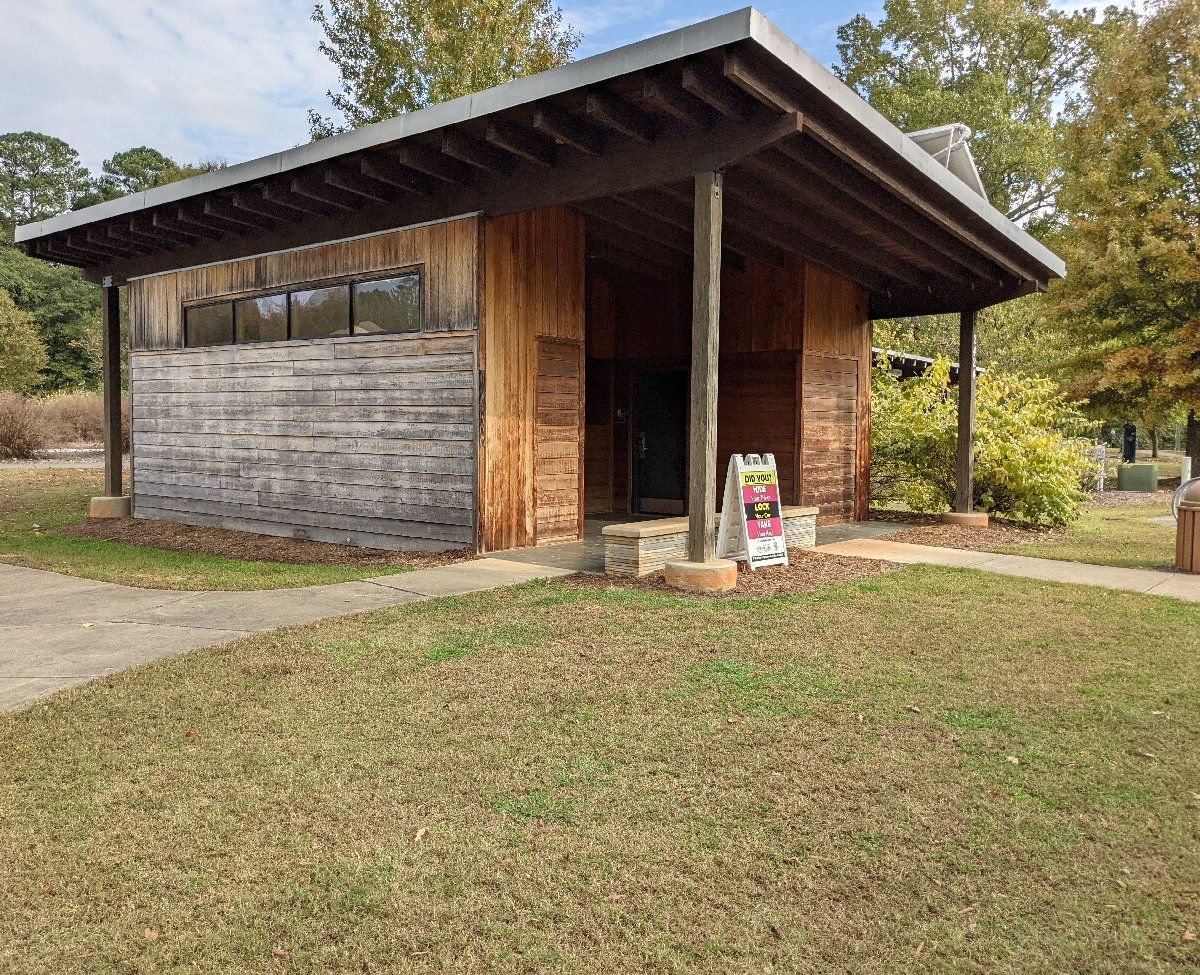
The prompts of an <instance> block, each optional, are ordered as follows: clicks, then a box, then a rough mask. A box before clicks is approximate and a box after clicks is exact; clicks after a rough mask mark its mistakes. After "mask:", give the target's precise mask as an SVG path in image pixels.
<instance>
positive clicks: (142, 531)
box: [56, 518, 474, 568]
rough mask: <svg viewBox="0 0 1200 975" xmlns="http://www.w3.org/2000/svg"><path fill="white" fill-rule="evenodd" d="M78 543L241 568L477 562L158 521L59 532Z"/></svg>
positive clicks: (462, 555) (84, 525)
mask: <svg viewBox="0 0 1200 975" xmlns="http://www.w3.org/2000/svg"><path fill="white" fill-rule="evenodd" d="M56 530H57V531H58V532H59V533H60V534H63V535H73V536H75V537H76V538H94V539H97V540H99V541H105V542H121V543H123V544H125V545H140V546H142V547H144V548H158V549H165V550H167V551H169V552H194V553H197V554H200V555H220V556H224V557H225V558H230V559H237V560H239V561H241V562H285V563H291V564H293V565H340V566H347V567H351V568H354V567H358V566H366V567H371V566H397V565H404V566H415V567H417V568H429V567H430V566H435V565H449V564H451V563H453V562H462V561H465V560H467V559H470V558H474V556H473V555H471V554H470V553H468V552H464V551H453V552H392V551H388V550H387V549H380V548H359V547H358V546H355V545H336V544H333V543H331V542H312V541H306V540H304V539H299V538H280V537H277V536H275V535H256V534H253V533H251V532H240V531H232V530H231V529H228V528H216V527H212V526H207V525H181V524H177V523H176V522H173V521H162V520H160V519H156V518H103V519H91V518H89V519H88V520H87V521H83V522H80V523H79V524H76V525H65V526H63V527H62V528H58V529H56Z"/></svg>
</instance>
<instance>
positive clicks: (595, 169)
mask: <svg viewBox="0 0 1200 975" xmlns="http://www.w3.org/2000/svg"><path fill="white" fill-rule="evenodd" d="M802 125H803V120H802V119H801V117H800V116H799V115H798V114H789V115H782V116H779V117H776V118H766V117H760V118H757V119H755V120H753V121H751V122H745V123H743V122H735V121H732V120H721V121H718V122H717V124H716V125H715V126H714V127H713V129H712V130H711V131H710V132H703V131H699V130H694V131H689V130H681V129H673V130H670V131H666V130H664V132H663V133H662V134H661V135H659V137H658V138H657V139H655V140H654V142H652V143H650V144H648V145H642V144H640V143H635V142H630V141H625V142H621V143H618V144H616V145H614V146H613V147H612V148H611V149H610V150H609V151H608V152H607V153H606V154H605V155H604V156H599V157H597V156H583V155H576V156H575V157H574V158H572V159H571V164H570V165H569V166H564V167H562V168H561V169H558V170H554V171H547V170H545V169H542V168H540V167H534V166H525V167H519V168H517V169H516V170H515V171H514V172H513V174H512V176H511V177H510V178H509V179H507V180H504V181H489V180H480V181H479V182H478V183H477V184H473V185H471V186H464V187H454V186H446V187H444V188H443V189H442V190H440V191H439V192H438V193H436V194H434V195H432V196H416V195H412V194H410V195H403V198H402V199H398V200H393V201H391V202H390V205H388V206H385V207H374V206H367V205H365V204H359V209H358V210H357V212H354V213H337V214H333V215H331V216H328V217H314V218H313V219H311V220H304V221H301V222H298V223H288V224H283V225H280V226H279V227H277V228H272V229H269V230H267V229H264V230H262V231H260V232H252V231H247V230H245V229H240V228H239V230H238V233H239V239H237V240H230V241H220V242H212V243H208V244H202V245H199V246H196V247H190V248H183V249H180V250H178V251H176V252H175V253H173V254H172V255H169V256H168V255H165V254H164V255H160V256H157V257H156V256H155V255H149V256H147V257H145V258H141V259H137V260H129V261H109V262H105V264H106V273H109V274H112V275H114V277H116V278H117V279H118V280H125V279H127V277H129V276H132V275H141V274H153V273H155V272H156V271H163V270H170V269H171V268H176V267H184V266H187V265H190V264H207V263H210V262H213V261H222V260H229V259H231V258H234V257H240V256H243V255H245V254H254V253H265V252H267V251H274V250H283V249H286V248H289V247H302V246H306V245H309V244H315V243H321V242H322V241H327V240H338V239H342V238H344V237H349V236H353V235H356V234H368V233H376V232H378V231H381V230H388V229H390V228H393V227H397V226H404V225H407V224H414V223H420V222H422V221H425V220H438V219H442V218H444V217H446V216H449V215H453V214H463V213H479V212H483V213H487V214H489V215H491V216H501V215H503V214H506V213H518V212H520V211H522V210H533V209H537V208H538V207H543V206H549V205H551V204H566V205H571V204H576V203H580V202H582V201H586V200H594V199H597V198H600V197H606V196H612V195H613V194H616V193H623V192H628V191H630V190H635V189H644V188H646V187H653V186H662V185H667V184H670V183H676V182H679V181H680V180H684V179H688V180H690V179H691V177H692V175H693V174H694V173H695V172H696V170H697V169H698V168H705V169H719V168H721V167H724V166H728V165H730V164H732V163H735V162H737V161H738V160H740V159H742V158H743V157H745V156H747V155H750V154H752V153H755V152H758V151H760V150H762V149H763V148H764V147H766V146H770V145H774V144H775V143H776V142H779V141H780V140H782V139H787V138H789V137H791V136H794V135H795V134H796V133H797V132H799V131H801V128H802ZM529 135H530V136H531V137H537V138H541V137H540V136H537V135H536V133H533V132H530V133H529ZM551 148H553V147H552V146H551ZM347 195H348V194H347ZM397 195H401V194H399V193H398V191H397ZM221 229H224V225H223V224H222V225H221Z"/></svg>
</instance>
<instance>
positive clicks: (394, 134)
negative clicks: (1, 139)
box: [15, 7, 761, 243]
mask: <svg viewBox="0 0 1200 975" xmlns="http://www.w3.org/2000/svg"><path fill="white" fill-rule="evenodd" d="M756 16H757V17H760V18H761V14H758V12H757V11H756V10H754V9H753V8H752V7H743V8H742V9H741V10H735V11H732V12H730V13H727V14H722V15H721V16H719V17H713V18H711V19H709V20H704V21H701V22H700V23H698V24H691V25H689V26H687V27H680V28H678V29H677V30H673V31H669V32H668V33H666V34H658V35H655V36H654V37H649V38H646V39H645V40H642V41H637V42H635V43H633V44H627V45H625V46H623V47H618V48H614V49H613V50H611V51H604V52H602V53H600V54H594V55H592V56H591V57H588V58H584V59H583V60H581V61H572V62H570V63H568V64H565V65H562V66H561V67H558V68H552V69H551V70H549V71H543V72H540V73H538V74H533V75H528V76H526V77H524V78H517V79H516V80H514V81H509V82H506V83H504V84H502V85H497V86H495V87H493V88H488V89H485V90H484V91H480V92H475V93H473V94H470V95H464V96H462V97H461V98H455V99H452V100H451V101H448V102H441V103H439V104H437V105H431V106H429V107H428V108H423V109H420V110H419V111H416V112H408V113H405V114H403V115H397V116H396V117H395V118H390V119H385V120H384V121H382V122H376V123H374V124H372V125H365V126H363V127H362V128H359V129H354V130H352V131H350V132H344V133H342V134H340V135H335V136H330V137H329V138H327V139H319V140H317V141H316V142H309V143H305V144H304V145H300V146H296V147H295V148H293V149H286V150H284V151H282V152H276V153H272V154H271V155H269V156H262V157H260V158H258V159H251V160H249V161H247V162H243V163H238V164H236V165H234V166H229V167H227V168H225V169H218V170H214V171H212V172H209V173H202V174H201V175H199V176H192V177H190V178H189V179H185V180H180V181H178V182H175V183H168V184H167V185H166V186H159V187H155V188H154V189H152V190H146V191H144V192H142V193H133V194H130V195H129V196H123V197H120V198H118V199H116V200H107V201H105V202H104V203H97V204H95V205H93V206H90V207H85V208H84V209H82V210H71V211H68V212H67V213H62V214H59V215H58V216H54V217H50V218H48V219H46V220H41V221H36V222H34V223H28V224H22V225H21V226H19V227H17V228H16V234H15V239H16V241H17V242H18V243H20V242H24V241H28V240H34V239H37V238H39V237H44V236H46V235H48V234H54V233H60V232H62V231H64V230H73V229H75V228H78V227H84V226H87V225H89V224H92V223H95V222H97V221H100V220H108V219H111V218H113V217H119V216H122V215H125V214H133V213H138V212H139V211H142V210H147V209H150V208H151V207H156V206H162V205H163V204H167V203H176V202H179V201H182V200H185V199H188V198H189V197H193V196H197V195H199V194H201V193H211V192H213V191H215V190H222V189H229V188H232V187H234V186H240V185H242V184H244V183H250V182H253V181H255V180H259V179H265V178H267V177H270V176H276V175H278V174H279V173H283V172H287V171H289V170H292V169H299V168H301V167H303V166H308V165H311V164H313V163H318V162H324V161H326V160H328V159H334V158H336V157H338V156H343V155H346V154H348V153H352V152H357V151H360V150H363V149H370V148H373V147H375V146H379V145H385V144H387V143H390V142H396V141H398V140H400V139H403V138H406V137H408V136H411V135H417V134H420V133H422V132H430V131H433V130H435V129H440V128H443V127H444V126H447V125H454V124H456V123H459V122H465V121H468V120H469V119H472V118H478V117H480V116H483V115H490V114H491V113H493V112H499V111H504V110H505V109H510V108H516V107H517V106H519V105H522V104H525V103H527V102H533V101H536V100H538V99H540V98H547V97H551V96H554V95H560V94H563V93H564V92H568V91H572V90H574V89H577V88H582V87H585V86H587V85H594V84H598V83H600V82H602V81H607V80H609V79H610V78H615V77H619V76H620V75H624V74H630V73H632V72H634V71H643V70H645V69H647V68H652V67H655V66H656V65H659V64H666V63H667V62H669V61H674V60H676V59H678V58H683V57H688V56H690V55H694V54H700V53H701V52H703V51H710V50H714V49H716V48H720V47H725V46H726V45H729V44H736V43H737V42H738V41H742V40H746V39H748V38H749V37H750V36H751V32H752V23H753V20H754V18H755V17H756Z"/></svg>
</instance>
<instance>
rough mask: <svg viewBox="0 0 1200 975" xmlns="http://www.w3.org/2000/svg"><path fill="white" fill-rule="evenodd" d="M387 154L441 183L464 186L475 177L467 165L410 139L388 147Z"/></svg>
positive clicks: (401, 163) (403, 164)
mask: <svg viewBox="0 0 1200 975" xmlns="http://www.w3.org/2000/svg"><path fill="white" fill-rule="evenodd" d="M387 155H388V156H390V157H391V158H393V159H395V161H396V162H398V163H399V164H400V165H402V166H407V167H408V168H409V169H411V170H415V171H416V172H419V173H424V174H425V175H426V176H432V177H433V178H434V179H437V180H440V181H442V182H443V183H453V184H455V185H458V186H466V185H468V184H469V183H471V182H473V181H474V179H475V171H474V170H473V169H472V168H471V167H470V166H469V165H467V164H465V163H463V162H461V161H460V160H458V159H455V158H453V157H452V156H448V155H446V154H445V153H442V152H438V151H437V150H436V149H431V148H429V147H428V146H425V145H421V144H420V143H417V142H412V141H411V140H410V141H409V142H405V143H401V144H400V145H398V146H396V147H395V148H393V149H390V150H389V151H388V153H387Z"/></svg>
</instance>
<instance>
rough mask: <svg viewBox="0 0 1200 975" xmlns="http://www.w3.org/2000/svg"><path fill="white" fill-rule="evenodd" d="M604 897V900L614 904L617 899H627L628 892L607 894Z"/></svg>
mask: <svg viewBox="0 0 1200 975" xmlns="http://www.w3.org/2000/svg"><path fill="white" fill-rule="evenodd" d="M604 899H605V900H606V901H612V902H613V903H614V904H615V903H616V902H617V901H624V900H629V895H628V894H609V895H608V896H607V897H606V898H604Z"/></svg>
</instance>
